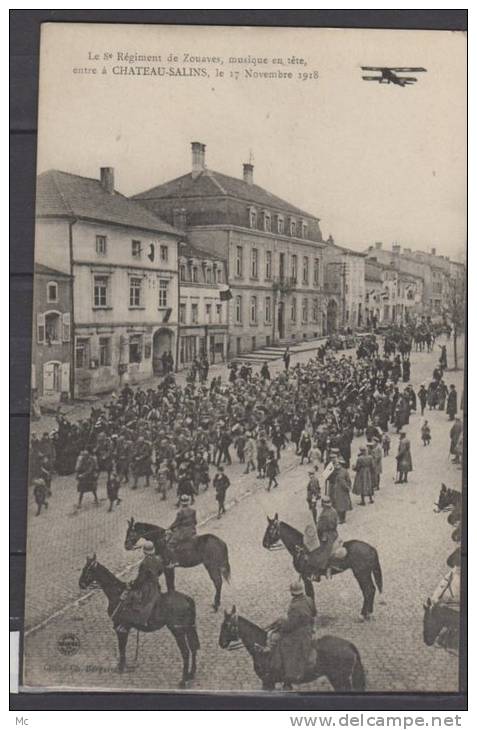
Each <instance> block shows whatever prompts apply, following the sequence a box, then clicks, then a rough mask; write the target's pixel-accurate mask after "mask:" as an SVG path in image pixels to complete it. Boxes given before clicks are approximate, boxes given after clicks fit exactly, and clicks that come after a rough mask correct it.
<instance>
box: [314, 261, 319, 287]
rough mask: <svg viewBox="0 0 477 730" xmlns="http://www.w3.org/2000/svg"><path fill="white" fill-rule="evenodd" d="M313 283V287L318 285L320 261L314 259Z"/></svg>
mask: <svg viewBox="0 0 477 730" xmlns="http://www.w3.org/2000/svg"><path fill="white" fill-rule="evenodd" d="M313 283H314V285H315V286H319V285H320V259H315V263H314V266H313Z"/></svg>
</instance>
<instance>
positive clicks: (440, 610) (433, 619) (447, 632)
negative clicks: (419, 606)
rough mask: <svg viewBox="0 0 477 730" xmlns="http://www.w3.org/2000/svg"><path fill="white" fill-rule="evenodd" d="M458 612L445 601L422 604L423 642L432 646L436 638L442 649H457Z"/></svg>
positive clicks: (428, 600) (429, 601)
mask: <svg viewBox="0 0 477 730" xmlns="http://www.w3.org/2000/svg"><path fill="white" fill-rule="evenodd" d="M459 633H460V613H459V611H455V610H454V609H452V608H451V607H450V606H448V605H446V604H445V603H436V604H433V603H432V601H431V599H430V598H428V599H427V601H426V603H425V604H424V631H423V637H424V643H425V644H426V646H433V644H434V642H435V641H436V639H437V640H438V644H439V645H440V646H442V647H443V648H444V649H450V650H451V651H457V652H458V651H459Z"/></svg>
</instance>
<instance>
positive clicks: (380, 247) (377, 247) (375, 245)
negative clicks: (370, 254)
mask: <svg viewBox="0 0 477 730" xmlns="http://www.w3.org/2000/svg"><path fill="white" fill-rule="evenodd" d="M382 247H383V242H382V241H376V243H375V244H374V248H375V249H376V251H381V249H382Z"/></svg>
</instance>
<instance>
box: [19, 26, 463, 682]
mask: <svg viewBox="0 0 477 730" xmlns="http://www.w3.org/2000/svg"><path fill="white" fill-rule="evenodd" d="M466 42H467V41H466V36H465V34H463V33H453V32H442V31H438V32H433V31H404V30H351V29H348V30H344V29H310V28H308V29H304V28H276V27H274V28H267V27H260V28H258V27H253V28H250V27H206V26H161V25H114V24H94V23H92V24H81V23H79V24H78V23H52V24H45V25H44V26H43V27H42V34H41V58H40V94H39V134H38V178H37V190H36V235H35V279H34V305H33V306H34V311H33V333H32V343H33V347H32V382H31V387H32V410H31V439H30V462H29V503H28V547H27V581H26V615H25V632H24V637H23V647H24V657H23V678H22V681H23V688H24V689H25V690H27V691H28V690H30V691H38V690H41V689H43V690H55V691H57V690H59V691H61V690H64V691H66V690H68V691H82V690H86V689H89V690H99V691H107V690H117V691H121V690H123V691H124V690H129V691H138V692H140V691H171V690H176V689H178V688H180V689H184V690H187V691H200V692H213V691H221V692H247V693H250V692H255V691H256V692H262V691H271V690H276V691H294V692H301V691H306V692H360V693H362V692H381V693H393V692H400V693H403V692H413V693H415V692H423V693H426V692H433V693H435V692H447V693H449V692H457V691H458V690H459V651H460V647H462V646H463V645H464V644H465V641H466V637H465V636H461V635H460V625H461V613H462V611H464V610H465V606H464V605H462V604H461V595H460V575H461V569H465V565H464V567H463V568H462V566H461V537H462V536H461V520H462V510H463V509H465V504H466V500H465V495H466V491H465V490H466V484H465V474H466V472H465V453H464V448H463V444H464V442H465V403H466V399H465V393H464V363H465V340H464V334H465V313H466V280H467V275H466V235H467V232H466V214H467V210H466V196H467V190H466V158H467V149H466V134H467V126H466V125H467V109H466V72H467V69H466V52H467V49H466Z"/></svg>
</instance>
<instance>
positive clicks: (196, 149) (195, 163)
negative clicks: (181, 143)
mask: <svg viewBox="0 0 477 730" xmlns="http://www.w3.org/2000/svg"><path fill="white" fill-rule="evenodd" d="M191 147H192V177H193V178H196V177H197V176H198V175H200V173H201V172H203V171H204V170H205V144H202V143H201V142H191Z"/></svg>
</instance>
